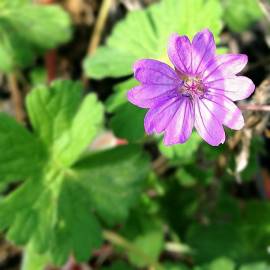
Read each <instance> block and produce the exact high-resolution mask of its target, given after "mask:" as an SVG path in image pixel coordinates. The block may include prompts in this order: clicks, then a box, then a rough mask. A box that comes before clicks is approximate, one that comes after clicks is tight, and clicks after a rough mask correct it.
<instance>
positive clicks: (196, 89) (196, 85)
mask: <svg viewBox="0 0 270 270" xmlns="http://www.w3.org/2000/svg"><path fill="white" fill-rule="evenodd" d="M183 79H184V83H183V84H182V86H181V87H180V89H179V92H180V93H181V94H182V95H183V96H185V97H190V98H195V97H199V98H202V97H203V95H204V93H205V87H204V85H203V82H202V80H201V79H200V78H199V77H184V78H183Z"/></svg>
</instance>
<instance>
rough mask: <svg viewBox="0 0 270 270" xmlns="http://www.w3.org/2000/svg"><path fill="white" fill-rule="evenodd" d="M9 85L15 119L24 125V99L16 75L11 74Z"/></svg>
mask: <svg viewBox="0 0 270 270" xmlns="http://www.w3.org/2000/svg"><path fill="white" fill-rule="evenodd" d="M7 78H8V85H9V90H10V93H11V100H12V103H13V106H14V108H15V117H16V119H17V121H19V122H21V123H23V122H24V119H25V112H24V109H23V97H22V94H21V91H20V89H19V86H18V81H17V78H16V75H15V74H14V73H11V74H10V75H8V77H7Z"/></svg>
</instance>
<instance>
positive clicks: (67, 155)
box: [27, 81, 103, 166]
mask: <svg viewBox="0 0 270 270" xmlns="http://www.w3.org/2000/svg"><path fill="white" fill-rule="evenodd" d="M81 96H82V86H81V85H80V84H79V83H73V82H71V81H55V82H54V83H53V84H52V85H51V86H50V87H49V88H47V87H45V86H40V87H37V88H36V89H34V90H33V91H32V92H31V93H30V94H29V95H28V96H27V108H28V113H29V116H30V119H31V122H32V124H33V127H34V129H35V131H36V133H37V134H38V136H39V137H40V139H41V141H42V142H44V144H45V145H46V146H47V147H48V148H49V149H50V153H51V154H52V155H53V156H52V159H53V160H55V161H56V162H57V163H61V164H63V165H65V166H69V165H71V164H72V163H73V162H74V161H75V160H76V159H77V158H78V157H79V155H80V154H81V152H82V150H84V149H85V148H86V146H87V145H88V144H89V143H90V142H91V140H92V139H93V138H94V137H95V135H96V134H97V131H98V128H99V126H100V125H101V124H102V120H103V108H102V105H101V104H100V103H98V102H97V99H96V96H95V95H94V94H90V95H88V96H87V97H86V98H85V99H84V101H83V102H82V104H81V105H80V102H81ZM59 106H61V110H59Z"/></svg>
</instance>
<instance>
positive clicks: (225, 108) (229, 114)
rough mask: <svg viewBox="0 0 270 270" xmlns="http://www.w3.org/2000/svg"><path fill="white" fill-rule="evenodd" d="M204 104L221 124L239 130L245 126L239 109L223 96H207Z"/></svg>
mask: <svg viewBox="0 0 270 270" xmlns="http://www.w3.org/2000/svg"><path fill="white" fill-rule="evenodd" d="M203 103H204V104H205V105H206V106H207V108H208V109H209V110H210V111H211V112H212V113H213V114H214V115H215V117H216V118H217V119H218V120H219V122H220V123H222V124H224V125H225V126H227V127H229V128H231V129H236V130H239V129H241V128H242V127H243V126H244V124H245V123H244V118H243V115H242V112H241V111H240V110H239V109H238V107H237V106H236V105H235V104H234V103H233V102H232V101H231V100H229V99H228V98H226V97H225V96H222V95H206V96H205V98H204V99H203Z"/></svg>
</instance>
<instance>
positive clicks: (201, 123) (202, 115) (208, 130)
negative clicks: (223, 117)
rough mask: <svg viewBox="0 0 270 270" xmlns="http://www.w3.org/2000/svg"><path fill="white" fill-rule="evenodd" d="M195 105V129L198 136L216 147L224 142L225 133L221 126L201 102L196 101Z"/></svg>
mask: <svg viewBox="0 0 270 270" xmlns="http://www.w3.org/2000/svg"><path fill="white" fill-rule="evenodd" d="M194 105H195V124H194V125H195V128H196V130H197V131H198V133H199V134H200V136H201V137H202V138H203V139H204V140H205V141H206V142H207V143H209V144H210V145H213V146H218V145H219V144H221V143H224V141H225V132H224V129H223V127H222V124H221V123H220V122H219V120H218V119H217V118H216V116H215V115H214V114H213V112H211V111H210V109H209V108H208V107H207V106H206V105H205V104H204V103H203V102H202V99H196V100H195V102H194Z"/></svg>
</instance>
